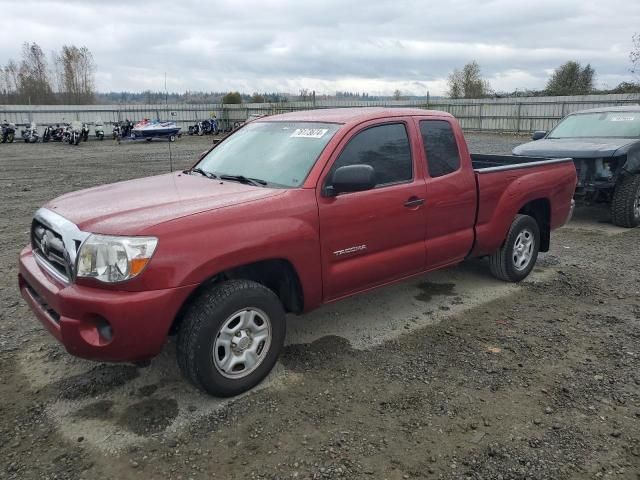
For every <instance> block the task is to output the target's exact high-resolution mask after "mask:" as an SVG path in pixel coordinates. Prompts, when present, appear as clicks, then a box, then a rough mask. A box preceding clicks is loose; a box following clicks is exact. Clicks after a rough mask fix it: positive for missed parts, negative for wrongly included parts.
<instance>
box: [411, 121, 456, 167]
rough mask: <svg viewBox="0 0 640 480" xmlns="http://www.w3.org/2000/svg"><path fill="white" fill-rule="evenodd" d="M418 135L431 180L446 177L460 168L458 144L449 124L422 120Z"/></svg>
mask: <svg viewBox="0 0 640 480" xmlns="http://www.w3.org/2000/svg"><path fill="white" fill-rule="evenodd" d="M420 133H421V134H422V143H424V153H425V155H426V157H427V166H428V168H429V175H430V176H431V177H432V178H435V177H442V176H443V175H448V174H450V173H453V172H455V171H457V170H458V169H459V168H460V155H459V153H458V144H457V143H456V137H455V135H454V134H453V129H452V128H451V124H450V123H449V122H446V121H444V120H423V121H421V122H420Z"/></svg>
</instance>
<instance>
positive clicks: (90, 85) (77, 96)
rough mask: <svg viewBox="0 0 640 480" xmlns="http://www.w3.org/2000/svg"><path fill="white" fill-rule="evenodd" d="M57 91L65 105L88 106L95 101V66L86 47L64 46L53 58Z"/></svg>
mask: <svg viewBox="0 0 640 480" xmlns="http://www.w3.org/2000/svg"><path fill="white" fill-rule="evenodd" d="M55 64H56V68H55V69H56V71H57V72H59V73H58V75H59V77H60V80H61V83H60V85H59V90H60V92H61V94H62V97H63V99H64V101H65V102H66V103H69V104H78V105H81V104H88V103H93V102H94V100H95V64H94V61H93V55H92V54H91V52H90V51H89V49H88V48H87V47H81V48H78V47H76V46H75V45H71V46H68V45H64V46H63V47H62V50H61V51H60V54H59V55H56V56H55Z"/></svg>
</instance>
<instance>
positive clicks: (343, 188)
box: [325, 165, 376, 197]
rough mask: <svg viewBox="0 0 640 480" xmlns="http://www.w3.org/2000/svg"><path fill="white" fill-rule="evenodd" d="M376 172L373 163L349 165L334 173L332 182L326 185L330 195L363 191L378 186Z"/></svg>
mask: <svg viewBox="0 0 640 480" xmlns="http://www.w3.org/2000/svg"><path fill="white" fill-rule="evenodd" d="M375 177H376V172H375V170H374V169H373V167H372V166H371V165H347V166H345V167H340V168H338V169H337V170H336V171H335V172H334V173H333V178H332V179H331V182H330V183H329V184H328V185H327V186H326V189H325V193H326V195H327V196H328V197H335V196H336V195H338V194H340V193H348V192H362V191H364V190H371V189H372V188H373V187H375V186H376V180H375Z"/></svg>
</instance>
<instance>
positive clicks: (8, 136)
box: [7, 132, 16, 143]
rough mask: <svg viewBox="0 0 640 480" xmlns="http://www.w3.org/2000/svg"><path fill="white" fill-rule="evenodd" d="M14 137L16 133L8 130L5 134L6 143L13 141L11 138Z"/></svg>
mask: <svg viewBox="0 0 640 480" xmlns="http://www.w3.org/2000/svg"><path fill="white" fill-rule="evenodd" d="M15 138H16V134H15V133H13V132H9V133H8V134H7V142H8V143H13V140H14V139H15Z"/></svg>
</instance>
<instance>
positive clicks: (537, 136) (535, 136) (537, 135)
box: [531, 130, 547, 140]
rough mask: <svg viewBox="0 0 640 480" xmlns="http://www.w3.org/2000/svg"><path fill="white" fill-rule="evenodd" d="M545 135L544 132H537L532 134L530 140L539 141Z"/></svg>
mask: <svg viewBox="0 0 640 480" xmlns="http://www.w3.org/2000/svg"><path fill="white" fill-rule="evenodd" d="M546 135H547V132H546V131H545V130H538V131H536V132H533V135H531V139H532V140H540V139H541V138H544V137H545V136H546Z"/></svg>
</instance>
